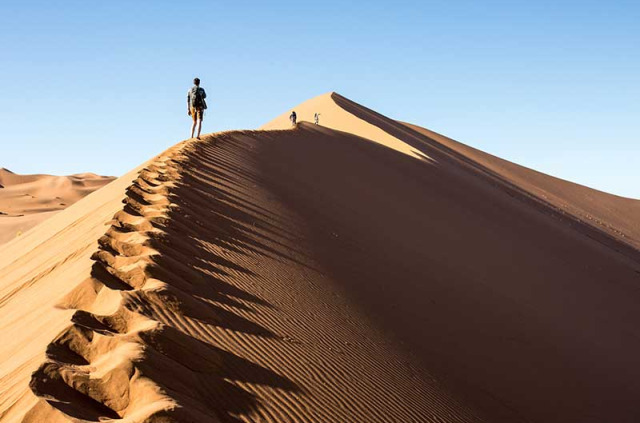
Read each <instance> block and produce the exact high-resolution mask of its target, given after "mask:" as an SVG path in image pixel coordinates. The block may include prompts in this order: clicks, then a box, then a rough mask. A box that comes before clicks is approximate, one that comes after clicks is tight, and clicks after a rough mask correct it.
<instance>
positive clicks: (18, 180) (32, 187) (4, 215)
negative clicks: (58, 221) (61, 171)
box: [0, 168, 115, 244]
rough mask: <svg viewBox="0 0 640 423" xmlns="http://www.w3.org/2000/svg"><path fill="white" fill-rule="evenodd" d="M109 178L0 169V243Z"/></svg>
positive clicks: (94, 188)
mask: <svg viewBox="0 0 640 423" xmlns="http://www.w3.org/2000/svg"><path fill="white" fill-rule="evenodd" d="M113 179H115V178H113V177H109V176H98V175H95V174H93V173H81V174H76V175H70V176H53V175H18V174H15V173H13V172H11V171H10V170H8V169H4V168H0V244H4V243H5V242H7V241H9V240H11V239H13V238H15V237H16V236H20V235H22V234H23V233H24V232H26V231H28V230H29V229H31V228H32V227H34V226H36V225H37V224H38V223H40V222H42V221H44V220H46V219H48V218H50V217H51V216H53V215H54V214H56V213H58V212H59V211H60V210H64V209H65V208H67V207H68V206H70V205H71V204H73V203H75V202H76V201H78V200H80V199H81V198H83V197H86V196H87V195H89V194H90V193H92V192H93V191H95V190H96V189H98V188H101V187H103V186H104V185H106V184H108V183H109V182H111V181H112V180H113Z"/></svg>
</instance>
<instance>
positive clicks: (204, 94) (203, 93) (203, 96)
mask: <svg viewBox="0 0 640 423" xmlns="http://www.w3.org/2000/svg"><path fill="white" fill-rule="evenodd" d="M201 90H202V98H207V92H206V91H205V90H204V88H201Z"/></svg>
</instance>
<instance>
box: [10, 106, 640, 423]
mask: <svg viewBox="0 0 640 423" xmlns="http://www.w3.org/2000/svg"><path fill="white" fill-rule="evenodd" d="M296 112H297V113H298V116H299V117H300V120H302V121H303V122H302V123H301V124H299V125H298V126H297V127H296V128H292V129H289V128H290V126H289V123H288V120H287V116H288V113H286V114H285V115H283V116H281V117H279V118H277V119H276V120H274V121H273V122H271V123H269V124H267V125H265V129H264V130H261V131H233V132H227V133H221V134H214V135H210V136H207V137H204V138H203V139H202V140H201V141H196V140H190V141H186V142H183V143H180V144H178V145H176V146H175V147H173V148H171V149H169V150H167V151H166V152H165V153H163V154H161V155H160V156H158V157H155V158H154V159H152V160H150V161H149V162H148V163H145V164H143V165H141V166H140V167H139V168H138V169H134V170H133V171H131V172H130V173H128V174H127V175H125V176H123V177H121V178H119V179H117V180H116V181H114V182H113V183H112V184H110V185H109V186H107V187H105V188H104V189H101V190H100V191H98V192H96V193H94V194H92V195H91V196H89V197H86V198H84V199H82V200H80V201H78V203H76V204H75V205H74V206H73V207H70V208H69V209H67V210H64V211H62V212H60V213H59V214H57V215H56V216H54V217H52V218H51V219H49V220H47V221H46V222H44V223H43V224H41V225H39V226H38V227H37V228H34V229H33V230H32V231H30V232H28V233H27V234H25V236H24V237H21V238H19V239H17V240H15V241H13V242H12V243H11V244H10V245H7V246H4V247H0V340H1V341H2V342H0V421H2V422H25V423H31V422H54V423H57V422H87V421H88V422H97V421H123V422H174V421H175V422H218V421H219V422H254V421H273V422H443V421H446V422H603V421H615V422H636V421H638V420H639V419H640V412H639V411H638V408H637V405H636V404H637V399H636V396H637V393H638V392H640V366H638V365H637V356H638V353H640V337H639V336H638V333H637V332H638V330H637V329H636V326H637V325H636V322H637V321H640V320H639V319H640V307H638V306H637V305H638V304H639V302H640V292H639V291H638V290H637V286H638V283H639V282H640V253H638V249H637V240H638V232H636V230H637V227H636V226H634V225H635V223H636V222H635V220H634V219H633V218H634V216H636V214H635V213H636V212H637V207H638V202H636V201H634V200H627V199H620V198H619V197H615V196H609V195H608V194H604V193H598V192H595V191H593V190H589V189H588V188H585V187H580V186H575V185H574V184H569V183H567V182H565V181H561V180H557V179H554V178H551V177H545V175H543V176H539V177H537V176H536V177H533V176H530V175H529V174H528V173H527V172H533V171H530V170H528V169H524V168H519V167H517V165H513V164H509V163H508V162H501V161H499V159H497V158H493V157H489V156H483V154H484V153H481V152H477V151H474V150H470V149H468V147H465V146H461V145H457V144H454V143H455V142H453V141H452V140H448V139H439V138H438V136H437V134H434V133H430V132H429V131H428V130H424V129H422V128H418V127H413V126H407V125H405V124H402V123H399V122H395V121H393V120H390V119H387V118H385V117H384V116H381V115H379V114H377V113H375V112H373V111H371V110H368V109H366V108H364V107H362V106H360V105H357V104H356V103H353V102H351V101H350V100H347V99H346V98H344V97H341V96H339V95H337V94H330V95H325V96H321V97H319V98H317V99H313V100H310V101H309V102H307V103H305V104H303V105H301V106H299V107H297V108H296ZM316 112H319V113H321V119H320V123H321V125H320V126H315V125H313V124H311V123H309V122H308V121H309V120H311V121H312V119H313V114H314V113H316ZM284 129H288V130H284ZM536 178H537V179H536ZM541 193H543V194H544V195H546V196H547V197H546V198H544V197H542V194H541ZM585 196H587V197H589V198H590V199H591V200H589V201H586V200H585ZM563 205H567V207H564V208H563V207H562V206H563ZM612 210H613V211H614V212H612ZM607 213H609V214H607ZM586 214H589V215H590V216H595V217H596V219H597V220H589V219H587V218H585V216H586ZM630 220H631V221H630ZM623 235H624V236H623ZM9 247H10V248H9Z"/></svg>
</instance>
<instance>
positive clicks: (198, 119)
mask: <svg viewBox="0 0 640 423" xmlns="http://www.w3.org/2000/svg"><path fill="white" fill-rule="evenodd" d="M193 84H194V85H193V87H192V88H191V89H190V90H189V91H188V92H187V113H188V114H189V116H191V118H192V119H193V124H192V125H191V138H193V133H194V132H195V130H196V126H197V127H198V135H197V137H198V139H200V130H201V129H202V118H203V116H204V111H205V109H206V108H207V102H206V101H204V99H205V98H207V93H206V92H205V91H204V88H202V87H200V78H195V79H194V80H193Z"/></svg>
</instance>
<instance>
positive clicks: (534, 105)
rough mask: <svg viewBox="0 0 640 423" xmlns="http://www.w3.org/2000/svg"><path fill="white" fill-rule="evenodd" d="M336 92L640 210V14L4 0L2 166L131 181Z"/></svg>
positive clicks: (0, 7)
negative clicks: (137, 173)
mask: <svg viewBox="0 0 640 423" xmlns="http://www.w3.org/2000/svg"><path fill="white" fill-rule="evenodd" d="M194 76H199V77H200V78H201V79H202V85H203V86H204V87H205V88H206V89H207V92H208V95H209V99H208V100H209V101H208V102H209V105H210V110H209V115H208V116H207V119H206V121H205V125H204V131H205V132H212V131H218V130H224V129H236V128H256V127H258V126H260V125H261V124H263V123H265V122H267V121H269V120H270V119H271V118H273V117H275V116H277V115H279V114H280V113H282V112H284V111H286V110H288V109H290V108H291V107H292V106H294V105H296V104H298V103H300V102H302V101H304V100H306V99H308V98H311V97H314V96H316V95H318V94H322V93H324V92H327V91H337V92H339V93H341V94H343V95H345V96H347V97H349V98H351V99H352V100H354V101H357V102H359V103H361V104H364V105H366V106H368V107H370V108H372V109H374V110H377V111H378V112H380V113H383V114H385V115H387V116H389V117H393V118H397V119H401V120H405V121H409V122H412V123H416V124H419V125H422V126H426V127H428V128H430V129H432V130H435V131H438V132H441V133H443V134H445V135H448V136H450V137H452V138H455V139H457V140H459V141H462V142H464V143H466V144H469V145H472V146H474V147H477V148H480V149H483V150H485V151H487V152H490V153H493V154H496V155H499V156H501V157H503V158H506V159H510V160H513V161H516V162H518V163H520V164H524V165H526V166H529V167H533V168H535V169H538V170H540V171H543V172H546V173H550V174H552V175H556V176H560V177H563V178H565V179H569V180H572V181H575V182H579V183H582V184H585V185H588V186H591V187H594V188H598V189H601V190H605V191H609V192H613V193H616V194H619V195H624V196H629V197H635V198H640V184H639V182H640V166H639V161H638V157H639V155H640V142H639V141H640V3H639V2H637V1H619V0H613V1H602V0H600V1H589V0H584V1H562V0H554V1H550V0H536V1H531V0H528V1H518V0H509V1H507V0H505V1H479V0H473V1H455V0H443V1H428V0H427V1H415V2H406V1H394V2H391V1H387V2H384V1H376V0H369V1H349V2H344V1H334V0H325V1H308V2H303V1H298V2H258V1H225V2H219V1H191V2H176V1H135V2H134V1H116V0H111V1H102V2H93V1H86V0H83V1H59V2H51V1H29V0H22V1H18V0H15V1H11V0H7V1H2V3H1V4H0V92H1V95H0V143H1V145H0V166H4V167H7V168H9V169H11V170H13V171H15V172H19V173H36V172H37V173H54V174H69V173H77V172H84V171H92V172H96V173H101V174H110V175H119V174H122V173H124V172H125V171H127V170H129V169H131V168H132V167H134V166H136V165H137V164H139V163H141V162H142V161H144V160H146V159H148V158H150V157H151V156H152V155H154V154H156V153H158V152H160V151H162V150H163V149H165V148H166V147H168V146H170V145H172V144H174V143H175V142H177V141H179V140H181V139H184V138H185V137H186V136H187V135H188V130H189V124H190V122H189V118H188V117H187V116H186V113H185V110H186V106H185V93H186V91H187V89H188V88H189V86H190V85H191V80H192V79H193V77H194Z"/></svg>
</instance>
